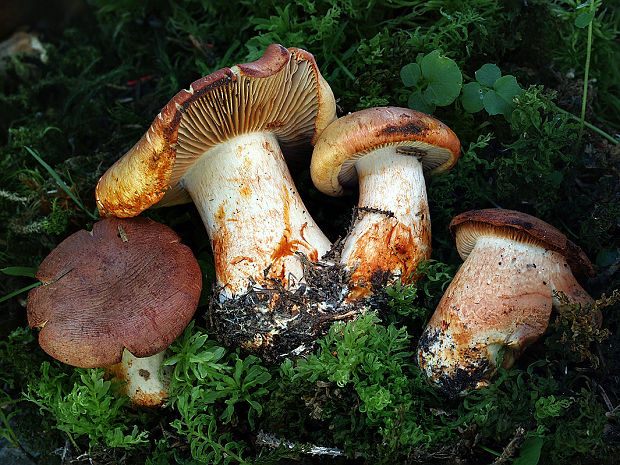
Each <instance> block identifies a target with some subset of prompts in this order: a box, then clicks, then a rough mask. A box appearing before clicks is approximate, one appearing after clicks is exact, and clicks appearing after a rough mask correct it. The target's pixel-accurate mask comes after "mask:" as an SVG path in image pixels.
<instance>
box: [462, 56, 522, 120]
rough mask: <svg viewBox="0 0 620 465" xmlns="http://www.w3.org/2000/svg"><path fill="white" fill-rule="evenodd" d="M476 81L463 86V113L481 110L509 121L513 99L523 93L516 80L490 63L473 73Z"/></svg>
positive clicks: (513, 104) (513, 103) (513, 105)
mask: <svg viewBox="0 0 620 465" xmlns="http://www.w3.org/2000/svg"><path fill="white" fill-rule="evenodd" d="M475 76H476V81H475V82H469V83H467V84H465V85H464V86H463V93H462V95H461V103H462V104H463V108H464V109H465V111H467V112H469V113H476V112H478V111H480V110H482V109H483V108H484V109H485V110H486V111H487V113H488V114H489V115H504V117H505V118H506V119H510V117H511V115H512V110H514V108H515V102H514V99H515V97H518V96H519V95H521V93H522V92H523V89H521V87H520V86H519V84H518V83H517V79H516V78H515V77H514V76H512V75H510V74H508V75H506V76H502V73H501V70H500V69H499V68H498V67H497V65H494V64H492V63H487V64H485V65H483V66H482V67H481V68H480V69H479V70H478V71H476V72H475Z"/></svg>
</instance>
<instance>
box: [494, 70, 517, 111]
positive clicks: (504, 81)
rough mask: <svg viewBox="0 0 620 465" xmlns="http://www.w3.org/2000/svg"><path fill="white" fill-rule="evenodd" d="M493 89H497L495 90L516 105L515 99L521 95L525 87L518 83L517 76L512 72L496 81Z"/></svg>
mask: <svg viewBox="0 0 620 465" xmlns="http://www.w3.org/2000/svg"><path fill="white" fill-rule="evenodd" d="M493 89H495V92H497V94H498V95H499V96H500V97H502V98H503V99H504V100H506V101H507V102H509V103H510V104H511V105H514V103H513V99H514V98H515V97H517V96H519V95H521V93H522V92H523V89H521V87H520V86H519V84H518V83H517V78H515V77H514V76H512V75H511V74H509V75H507V76H502V77H501V78H499V79H498V80H497V81H495V84H494V85H493Z"/></svg>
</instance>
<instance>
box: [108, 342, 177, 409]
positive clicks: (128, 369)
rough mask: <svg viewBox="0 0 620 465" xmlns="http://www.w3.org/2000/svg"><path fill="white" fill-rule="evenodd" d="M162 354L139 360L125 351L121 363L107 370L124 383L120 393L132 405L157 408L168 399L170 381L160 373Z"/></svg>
mask: <svg viewBox="0 0 620 465" xmlns="http://www.w3.org/2000/svg"><path fill="white" fill-rule="evenodd" d="M164 353H165V351H162V352H160V353H158V354H155V355H152V356H150V357H141V358H140V357H135V356H134V355H132V354H131V352H129V351H128V350H127V349H125V350H123V357H122V359H121V361H120V362H119V363H117V364H116V365H112V366H110V367H108V368H107V371H108V373H110V374H111V375H112V376H113V377H114V378H115V379H116V380H118V381H124V382H125V383H126V384H125V385H124V386H123V388H122V392H125V393H126V394H127V395H128V396H129V398H130V399H131V403H132V405H134V406H140V407H159V406H160V405H162V404H163V403H164V401H165V400H166V399H167V398H168V386H169V384H170V381H169V380H168V379H167V378H166V376H165V375H164V376H163V377H162V373H161V372H160V369H161V364H162V363H163V361H164Z"/></svg>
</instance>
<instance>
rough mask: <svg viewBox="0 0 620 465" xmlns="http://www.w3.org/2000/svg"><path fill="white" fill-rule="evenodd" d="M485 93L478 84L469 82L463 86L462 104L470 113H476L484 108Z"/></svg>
mask: <svg viewBox="0 0 620 465" xmlns="http://www.w3.org/2000/svg"><path fill="white" fill-rule="evenodd" d="M483 99H484V92H483V91H482V87H480V84H478V83H477V82H469V83H467V84H465V85H464V86H463V95H462V96H461V102H462V103H463V108H465V111H467V112H468V113H476V112H478V111H480V110H482V109H483V108H484V102H483Z"/></svg>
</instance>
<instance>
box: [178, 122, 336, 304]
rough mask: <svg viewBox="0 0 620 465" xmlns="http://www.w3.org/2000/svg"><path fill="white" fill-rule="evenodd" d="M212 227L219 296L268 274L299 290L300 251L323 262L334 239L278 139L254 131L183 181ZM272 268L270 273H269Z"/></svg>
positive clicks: (207, 158) (213, 153)
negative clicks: (302, 192) (310, 205)
mask: <svg viewBox="0 0 620 465" xmlns="http://www.w3.org/2000/svg"><path fill="white" fill-rule="evenodd" d="M181 183H182V184H183V186H184V187H185V189H186V190H187V191H188V192H189V194H190V195H191V197H192V199H193V200H194V203H195V204H196V207H197V208H198V211H199V212H200V216H201V217H202V221H203V223H204V225H205V227H206V229H207V232H208V234H209V238H210V239H211V245H212V247H213V253H214V257H215V269H216V275H217V285H218V286H219V287H221V288H222V291H221V293H220V299H226V298H231V297H234V296H238V295H242V294H244V293H245V292H246V291H247V289H248V286H249V285H250V284H251V283H252V280H253V281H254V282H256V283H258V284H259V285H261V284H264V285H266V286H269V287H273V284H272V283H271V282H270V281H268V279H267V278H274V279H277V280H279V281H280V282H281V283H282V285H283V286H284V287H289V288H290V289H294V288H296V287H297V286H298V285H299V283H300V281H302V278H303V268H302V266H301V261H300V259H299V258H298V257H296V256H295V252H301V253H303V254H305V255H307V256H308V258H309V259H310V260H312V261H317V260H318V259H320V258H321V257H322V256H323V254H324V253H325V252H327V251H328V250H329V249H330V247H331V244H330V242H329V240H328V239H327V238H326V237H325V235H324V234H323V233H322V232H321V230H320V229H319V227H318V226H317V224H316V223H315V222H314V220H313V219H312V217H311V216H310V214H309V213H308V210H307V209H306V207H305V206H304V204H303V201H302V200H301V197H300V196H299V193H298V192H297V189H296V188H295V185H294V184H293V180H292V178H291V175H290V173H289V170H288V168H287V166H286V163H285V161H284V157H283V155H282V151H281V150H280V147H279V145H278V141H277V139H276V137H275V136H274V135H273V134H271V133H250V134H244V135H240V136H237V137H235V138H234V139H231V140H229V141H227V142H224V143H222V144H219V145H218V146H217V147H215V148H213V149H211V150H209V151H208V152H206V153H205V154H203V155H202V157H201V158H200V159H199V160H198V161H196V163H194V165H192V167H191V168H190V169H189V170H188V171H187V173H186V174H185V175H184V176H183V178H182V179H181ZM267 269H268V272H267V275H265V270H267Z"/></svg>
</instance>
